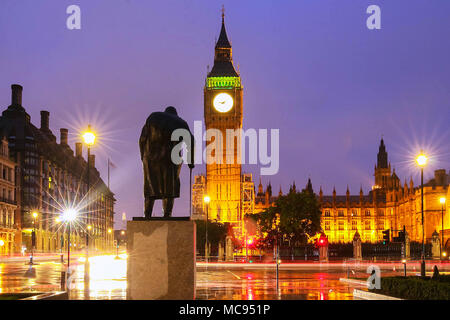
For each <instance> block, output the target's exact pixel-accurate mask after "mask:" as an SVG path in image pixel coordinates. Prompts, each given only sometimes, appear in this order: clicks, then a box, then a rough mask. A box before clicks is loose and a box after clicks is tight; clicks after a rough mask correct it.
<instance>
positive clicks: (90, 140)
mask: <svg viewBox="0 0 450 320" xmlns="http://www.w3.org/2000/svg"><path fill="white" fill-rule="evenodd" d="M83 140H84V143H86V144H87V145H89V146H92V145H93V144H94V142H95V134H94V133H93V132H92V131H91V128H90V126H89V129H88V131H86V132H85V133H83Z"/></svg>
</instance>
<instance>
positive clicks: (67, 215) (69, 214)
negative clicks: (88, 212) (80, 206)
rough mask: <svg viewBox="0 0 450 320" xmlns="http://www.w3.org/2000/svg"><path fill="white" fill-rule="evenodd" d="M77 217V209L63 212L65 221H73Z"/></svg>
mask: <svg viewBox="0 0 450 320" xmlns="http://www.w3.org/2000/svg"><path fill="white" fill-rule="evenodd" d="M76 218H77V212H76V211H75V209H67V210H66V211H64V212H63V214H62V220H63V221H68V222H71V221H74V220H75V219H76Z"/></svg>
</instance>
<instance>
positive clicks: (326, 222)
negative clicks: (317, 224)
mask: <svg viewBox="0 0 450 320" xmlns="http://www.w3.org/2000/svg"><path fill="white" fill-rule="evenodd" d="M325 230H330V221H325Z"/></svg>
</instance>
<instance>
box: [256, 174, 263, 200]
mask: <svg viewBox="0 0 450 320" xmlns="http://www.w3.org/2000/svg"><path fill="white" fill-rule="evenodd" d="M256 195H257V196H258V197H260V196H263V195H264V189H263V185H262V182H261V178H259V185H258V193H257V194H256Z"/></svg>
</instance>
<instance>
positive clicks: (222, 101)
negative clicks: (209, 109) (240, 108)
mask: <svg viewBox="0 0 450 320" xmlns="http://www.w3.org/2000/svg"><path fill="white" fill-rule="evenodd" d="M213 105H214V108H215V109H216V110H217V111H219V112H222V113H224V112H228V111H230V110H231V108H233V98H232V97H231V96H230V95H229V94H228V93H225V92H222V93H219V94H218V95H216V96H215V97H214V101H213Z"/></svg>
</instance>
